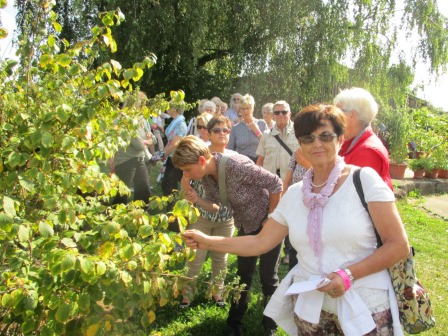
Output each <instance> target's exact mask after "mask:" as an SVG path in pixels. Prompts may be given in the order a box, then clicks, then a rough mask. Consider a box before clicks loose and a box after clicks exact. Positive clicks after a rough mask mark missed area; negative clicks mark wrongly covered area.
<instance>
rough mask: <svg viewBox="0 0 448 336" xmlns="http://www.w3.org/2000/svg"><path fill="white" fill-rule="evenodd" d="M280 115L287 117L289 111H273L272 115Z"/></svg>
mask: <svg viewBox="0 0 448 336" xmlns="http://www.w3.org/2000/svg"><path fill="white" fill-rule="evenodd" d="M280 113H281V114H283V115H287V114H288V113H289V111H274V114H275V115H276V116H278V115H280Z"/></svg>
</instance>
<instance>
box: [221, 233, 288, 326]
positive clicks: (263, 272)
mask: <svg viewBox="0 0 448 336" xmlns="http://www.w3.org/2000/svg"><path fill="white" fill-rule="evenodd" d="M259 231H261V228H260V229H259V230H257V231H255V232H251V233H248V234H246V233H244V231H243V230H242V229H240V230H239V231H238V236H246V235H256V234H257V233H258V232H259ZM281 248H282V244H278V245H277V246H276V247H274V248H273V249H272V250H271V251H269V252H267V253H265V254H262V255H260V256H259V257H238V271H237V275H238V276H239V277H240V284H246V287H245V289H244V291H243V292H241V298H240V299H239V301H238V302H237V303H235V302H232V305H231V307H230V310H229V316H228V318H227V324H228V325H229V326H230V327H231V328H238V326H242V324H243V323H242V320H243V317H244V314H245V313H246V311H247V308H248V305H249V299H250V297H249V290H250V288H251V286H252V279H253V276H254V272H255V267H256V266H257V260H258V258H260V264H259V273H260V281H261V286H262V291H263V295H264V299H265V300H264V304H265V305H266V304H267V302H268V300H269V298H270V297H271V296H272V294H274V292H275V290H276V289H277V286H278V275H277V271H278V265H279V258H280V252H281ZM262 324H263V327H264V328H265V329H276V328H277V324H276V323H275V322H274V321H273V320H272V319H271V318H269V317H267V316H264V315H263V320H262Z"/></svg>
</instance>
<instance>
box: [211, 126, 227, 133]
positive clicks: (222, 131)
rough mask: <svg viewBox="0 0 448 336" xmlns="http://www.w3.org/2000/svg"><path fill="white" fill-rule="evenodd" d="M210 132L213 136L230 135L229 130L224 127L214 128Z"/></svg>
mask: <svg viewBox="0 0 448 336" xmlns="http://www.w3.org/2000/svg"><path fill="white" fill-rule="evenodd" d="M211 132H213V133H215V134H220V133H223V134H229V133H230V129H228V128H226V127H223V128H220V127H215V128H212V129H211Z"/></svg>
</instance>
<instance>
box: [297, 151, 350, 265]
mask: <svg viewBox="0 0 448 336" xmlns="http://www.w3.org/2000/svg"><path fill="white" fill-rule="evenodd" d="M344 166H345V163H344V159H343V158H342V157H340V156H338V157H337V158H336V163H335V165H334V167H333V169H332V170H331V172H330V176H329V177H328V182H327V184H326V185H325V187H324V188H323V189H322V190H321V191H320V193H319V194H315V193H313V192H312V191H311V190H312V186H311V180H312V179H313V175H314V170H313V168H311V169H309V170H308V171H307V172H306V174H305V176H304V177H303V185H302V192H303V203H304V204H305V206H306V207H308V208H310V213H309V214H308V224H307V229H306V232H307V234H308V241H309V244H310V246H311V248H312V249H313V252H314V255H315V256H316V257H318V258H319V269H320V268H321V267H320V266H321V265H320V264H321V261H320V257H321V254H322V237H321V233H322V213H323V208H324V206H325V204H326V203H327V201H328V198H329V197H330V196H331V194H332V193H333V190H334V187H335V186H336V183H337V182H338V179H339V177H341V172H342V170H343V169H344Z"/></svg>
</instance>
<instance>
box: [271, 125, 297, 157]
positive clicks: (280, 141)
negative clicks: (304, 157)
mask: <svg viewBox="0 0 448 336" xmlns="http://www.w3.org/2000/svg"><path fill="white" fill-rule="evenodd" d="M271 133H272V129H271ZM274 138H276V139H277V141H278V143H279V144H280V145H282V147H283V148H284V149H285V150H286V151H287V152H288V154H289V155H292V150H291V149H290V148H289V147H288V146H287V145H286V144H285V143H284V142H283V140H282V139H280V137H279V136H278V134H276V135H274Z"/></svg>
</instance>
